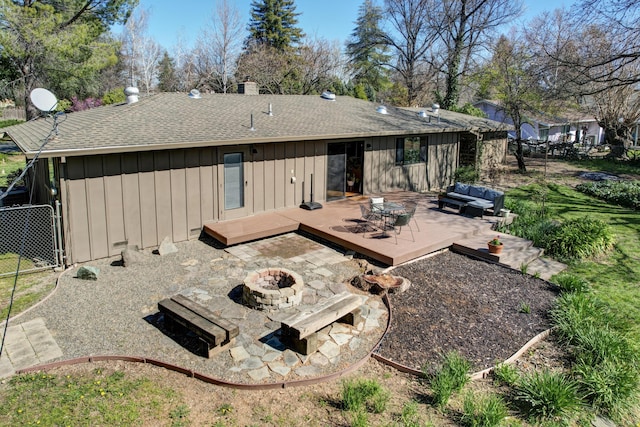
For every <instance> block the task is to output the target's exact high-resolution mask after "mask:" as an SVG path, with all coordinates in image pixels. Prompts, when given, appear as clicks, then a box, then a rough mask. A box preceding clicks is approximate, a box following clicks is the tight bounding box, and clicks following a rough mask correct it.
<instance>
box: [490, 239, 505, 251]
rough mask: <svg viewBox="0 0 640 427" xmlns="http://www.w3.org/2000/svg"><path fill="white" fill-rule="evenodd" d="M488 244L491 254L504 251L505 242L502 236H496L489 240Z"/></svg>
mask: <svg viewBox="0 0 640 427" xmlns="http://www.w3.org/2000/svg"><path fill="white" fill-rule="evenodd" d="M487 246H488V247H489V253H490V254H499V253H501V252H502V248H503V247H504V244H503V243H502V241H500V236H496V237H494V238H493V239H491V240H490V241H489V242H487Z"/></svg>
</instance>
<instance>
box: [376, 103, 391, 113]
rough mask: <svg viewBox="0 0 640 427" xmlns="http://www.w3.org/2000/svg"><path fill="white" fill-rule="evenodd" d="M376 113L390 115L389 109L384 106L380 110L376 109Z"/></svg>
mask: <svg viewBox="0 0 640 427" xmlns="http://www.w3.org/2000/svg"><path fill="white" fill-rule="evenodd" d="M376 111H377V112H378V113H380V114H389V113H388V112H387V107H385V106H384V105H381V106H379V107H378V108H376Z"/></svg>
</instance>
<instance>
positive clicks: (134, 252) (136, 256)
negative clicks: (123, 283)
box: [120, 245, 146, 267]
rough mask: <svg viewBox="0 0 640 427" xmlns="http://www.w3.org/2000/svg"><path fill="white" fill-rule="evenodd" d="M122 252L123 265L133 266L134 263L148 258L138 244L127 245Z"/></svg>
mask: <svg viewBox="0 0 640 427" xmlns="http://www.w3.org/2000/svg"><path fill="white" fill-rule="evenodd" d="M120 254H121V255H122V266H123V267H131V266H132V265H135V264H140V263H142V262H143V261H144V260H145V258H146V257H145V255H144V254H143V253H142V252H140V250H139V249H138V246H136V245H131V246H127V248H126V249H123V250H122V252H121V253H120Z"/></svg>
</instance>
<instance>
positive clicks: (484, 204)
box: [467, 199, 493, 209]
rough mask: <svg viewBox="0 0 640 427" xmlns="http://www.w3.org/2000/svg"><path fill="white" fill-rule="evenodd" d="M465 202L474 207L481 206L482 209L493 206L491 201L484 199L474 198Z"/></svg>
mask: <svg viewBox="0 0 640 427" xmlns="http://www.w3.org/2000/svg"><path fill="white" fill-rule="evenodd" d="M467 204H468V205H469V206H474V207H476V208H483V209H491V208H492V207H493V202H492V201H490V200H484V199H476V200H474V201H473V202H469V203H467Z"/></svg>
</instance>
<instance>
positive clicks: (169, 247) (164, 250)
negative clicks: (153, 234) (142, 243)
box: [158, 236, 178, 256]
mask: <svg viewBox="0 0 640 427" xmlns="http://www.w3.org/2000/svg"><path fill="white" fill-rule="evenodd" d="M176 252H178V247H177V246H176V245H174V244H173V242H172V241H171V239H170V238H169V236H167V237H165V238H164V240H163V241H162V243H160V247H159V248H158V253H159V254H160V255H161V256H164V255H169V254H174V253H176Z"/></svg>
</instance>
